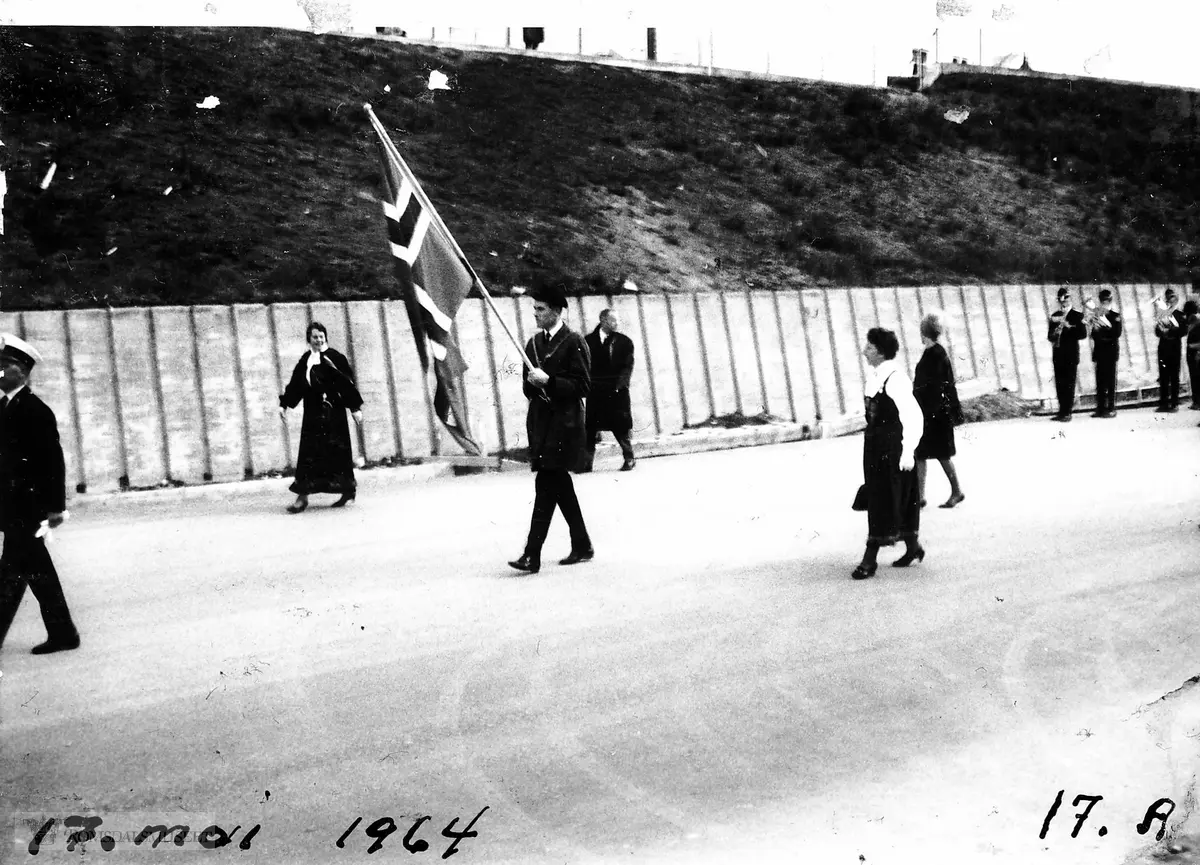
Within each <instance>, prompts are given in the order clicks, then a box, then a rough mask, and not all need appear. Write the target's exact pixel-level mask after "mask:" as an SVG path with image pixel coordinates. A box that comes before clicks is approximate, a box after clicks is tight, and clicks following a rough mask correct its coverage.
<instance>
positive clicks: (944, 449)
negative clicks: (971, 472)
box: [913, 314, 966, 508]
mask: <svg viewBox="0 0 1200 865" xmlns="http://www.w3.org/2000/svg"><path fill="white" fill-rule="evenodd" d="M942 330H943V328H942V322H941V319H940V318H939V317H938V316H937V315H934V314H930V315H927V316H925V317H924V318H923V319H921V342H922V343H923V344H924V345H925V353H924V354H923V355H921V360H920V361H919V362H918V363H917V372H916V375H914V376H913V396H915V397H916V398H917V404H918V405H920V406H921V414H922V415H923V416H924V418H925V432H924V434H923V435H922V436H921V443H920V444H918V445H917V489H918V491H919V494H920V499H921V507H925V474H926V470H927V468H928V460H937V461H938V462H939V463H941V464H942V471H944V472H945V473H946V480H948V481H950V498H948V499H946V501H945V502H943V503H942V504H941V505H938V507H942V508H952V507H954V506H955V505H957V504H958V503H959V502H961V501H962V500H963V499H965V498H966V496H965V495H963V491H962V487H960V486H959V484H958V471H957V470H956V469H955V468H954V454H955V453H956V450H955V447H954V426H955V424H960V423H962V406H961V405H960V404H959V402H958V388H957V387H955V385H954V367H953V366H952V365H951V364H950V355H949V354H947V353H946V349H945V348H943V347H942V345H941V343H939V342H938V339H940V338H941V335H942Z"/></svg>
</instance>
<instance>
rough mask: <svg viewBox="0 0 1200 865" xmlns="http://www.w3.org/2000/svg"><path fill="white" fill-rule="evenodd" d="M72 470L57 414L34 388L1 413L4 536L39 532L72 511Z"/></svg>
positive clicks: (0, 484)
mask: <svg viewBox="0 0 1200 865" xmlns="http://www.w3.org/2000/svg"><path fill="white" fill-rule="evenodd" d="M65 485H66V469H65V467H64V464H63V452H62V445H61V444H60V443H59V439H58V421H57V420H56V419H55V417H54V412H53V411H52V410H51V409H50V407H49V406H48V405H46V404H45V403H44V402H42V401H41V399H39V398H38V396H37V395H36V394H34V393H33V392H32V391H30V390H29V387H28V386H26V387H23V388H21V390H20V392H19V393H17V395H16V396H15V397H13V399H12V401H11V402H10V403H9V404H8V406H6V407H5V408H4V409H3V410H0V531H10V530H20V531H22V532H33V531H36V529H37V527H38V525H39V524H40V523H41V522H42V520H44V519H46V516H47V515H48V514H51V513H61V512H62V511H63V510H65V509H66V490H65Z"/></svg>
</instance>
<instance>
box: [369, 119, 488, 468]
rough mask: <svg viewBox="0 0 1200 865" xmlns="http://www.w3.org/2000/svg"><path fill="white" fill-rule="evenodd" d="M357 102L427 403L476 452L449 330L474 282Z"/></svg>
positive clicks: (382, 132) (461, 369)
mask: <svg viewBox="0 0 1200 865" xmlns="http://www.w3.org/2000/svg"><path fill="white" fill-rule="evenodd" d="M365 107H366V110H367V115H368V116H369V117H370V119H371V125H372V126H373V127H374V128H375V132H376V134H377V135H378V141H377V142H376V143H377V145H378V147H379V157H380V160H381V161H382V163H383V176H384V183H385V185H386V187H387V197H386V199H385V200H384V202H383V211H384V214H385V215H386V216H387V230H388V242H389V244H390V246H391V251H392V257H393V259H394V260H395V263H396V279H397V281H398V282H399V283H400V290H401V292H402V293H403V295H404V304H405V307H406V308H407V309H408V319H409V323H410V324H411V325H412V329H413V336H414V337H415V338H416V341H417V354H418V355H419V356H420V358H421V367H422V369H424V370H426V371H428V370H429V355H430V354H432V355H433V372H434V376H435V377H436V379H437V389H436V391H435V392H434V398H433V408H434V411H435V412H436V413H437V416H438V420H440V421H441V422H442V424H443V425H444V426H445V427H446V430H447V431H448V432H449V433H450V435H451V436H453V437H454V440H455V441H456V442H458V444H459V445H460V446H461V447H462V449H463V450H464V451H466V452H467V453H468V454H470V455H472V456H478V455H480V453H481V452H482V450H481V448H480V447H479V445H478V444H476V443H475V441H474V440H473V439H472V438H471V432H470V429H469V428H468V427H467V415H466V408H465V405H464V403H463V398H462V391H461V389H460V386H461V382H462V374H463V372H465V371H466V368H467V366H466V363H464V362H463V359H462V355H461V354H460V353H459V350H458V345H457V343H456V342H455V340H454V336H453V334H452V333H451V328H452V327H453V326H454V316H455V315H456V314H457V313H458V308H459V307H460V306H461V305H462V302H463V300H464V299H465V298H466V296H467V294H468V293H469V292H470V291H471V287H472V286H473V285H474V284H476V282H477V279H476V277H475V272H474V271H473V270H472V269H471V266H470V265H469V264H468V263H467V260H466V258H465V257H464V256H463V254H462V250H460V249H459V248H458V244H457V243H455V242H454V238H453V237H452V236H451V235H450V232H449V231H448V230H447V228H446V226H445V224H444V223H443V222H442V220H441V217H439V216H438V214H437V211H436V210H434V208H433V205H432V204H431V203H430V201H429V199H428V198H427V197H426V196H425V192H424V190H422V189H421V186H420V184H419V183H417V179H416V178H415V177H414V176H413V174H412V172H411V171H409V169H408V166H407V165H406V164H405V162H404V160H403V159H402V158H401V156H400V152H399V151H398V150H397V149H396V145H395V144H393V143H392V140H391V138H390V137H389V136H388V134H387V131H386V130H385V129H384V128H383V124H381V123H380V122H379V118H377V117H376V116H375V112H374V111H372V110H371V106H370V105H367V106H365Z"/></svg>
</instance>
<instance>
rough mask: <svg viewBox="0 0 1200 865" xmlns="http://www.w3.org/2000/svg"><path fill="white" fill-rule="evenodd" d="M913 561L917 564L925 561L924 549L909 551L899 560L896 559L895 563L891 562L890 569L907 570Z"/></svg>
mask: <svg viewBox="0 0 1200 865" xmlns="http://www.w3.org/2000/svg"><path fill="white" fill-rule="evenodd" d="M914 561H917V562H923V561H925V548H924V547H917V548H916V549H915V550H909V551H908V552H906V553H905V554H904V555H902V556H901V557H900V558H898V559H896V561H894V562H892V567H893V568H907V567H908V566H909V565H911V564H912V563H913V562H914Z"/></svg>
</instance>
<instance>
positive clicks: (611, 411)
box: [587, 326, 633, 434]
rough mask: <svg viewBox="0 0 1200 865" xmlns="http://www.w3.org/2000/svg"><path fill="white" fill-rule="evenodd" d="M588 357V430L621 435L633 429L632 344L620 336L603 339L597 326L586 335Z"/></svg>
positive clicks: (620, 334) (619, 334)
mask: <svg viewBox="0 0 1200 865" xmlns="http://www.w3.org/2000/svg"><path fill="white" fill-rule="evenodd" d="M587 345H588V351H589V352H590V353H591V355H592V392H591V394H589V396H588V402H587V426H588V429H589V430H612V431H613V432H615V433H620V434H624V433H627V432H629V431H630V430H631V429H633V410H632V408H631V407H630V404H629V380H630V379H631V378H632V377H633V340H631V339H630V338H629V337H627V336H626V335H625V334H623V333H611V334H609V335H608V337H607V338H606V337H605V336H604V334H603V333H602V332H601V331H600V327H599V326H597V327H596V329H595V330H593V331H592V332H591V333H589V334H588V335H587Z"/></svg>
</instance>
